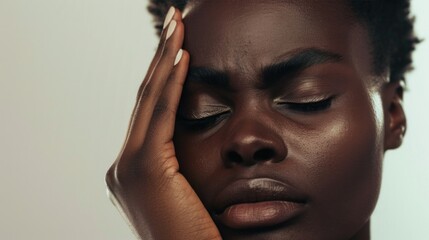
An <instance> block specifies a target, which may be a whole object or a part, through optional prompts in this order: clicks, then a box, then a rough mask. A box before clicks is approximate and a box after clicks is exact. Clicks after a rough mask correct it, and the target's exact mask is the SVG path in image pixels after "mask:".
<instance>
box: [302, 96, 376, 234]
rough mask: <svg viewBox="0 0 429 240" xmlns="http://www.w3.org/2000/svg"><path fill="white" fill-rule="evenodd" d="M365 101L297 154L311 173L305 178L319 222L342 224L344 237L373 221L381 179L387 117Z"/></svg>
mask: <svg viewBox="0 0 429 240" xmlns="http://www.w3.org/2000/svg"><path fill="white" fill-rule="evenodd" d="M360 99H361V101H360V104H359V105H357V104H356V106H359V107H355V108H353V109H346V110H343V111H342V112H338V114H336V116H337V117H335V118H331V119H330V120H329V121H326V122H327V123H326V124H322V126H321V128H318V129H319V130H317V131H314V132H313V134H308V135H307V136H306V137H305V139H303V141H305V142H306V143H304V144H303V145H301V146H304V145H305V146H304V147H303V148H300V147H297V149H299V151H297V152H300V154H297V155H296V159H300V161H303V162H302V163H301V164H302V165H301V168H302V170H303V171H304V172H305V173H306V174H305V176H302V177H303V178H302V179H301V180H302V182H305V183H306V185H305V186H304V187H305V188H306V189H308V191H309V194H310V195H311V196H312V199H311V203H312V204H313V207H314V209H317V210H316V211H315V212H314V214H315V219H319V220H320V221H322V222H323V224H322V226H324V227H329V226H326V225H324V224H327V225H329V224H331V225H330V226H331V227H332V226H337V227H338V226H341V227H342V228H343V229H344V233H347V232H352V231H354V230H353V229H356V228H357V227H359V226H362V224H364V223H365V222H366V221H367V220H368V218H369V217H370V215H371V213H372V211H373V209H374V207H375V204H376V201H377V198H378V194H379V188H380V181H381V168H382V158H383V149H382V147H381V146H382V145H383V144H381V142H382V138H381V136H383V134H382V130H381V129H382V128H381V127H380V122H381V121H382V120H381V118H382V115H381V116H380V114H379V112H378V111H377V109H376V108H375V107H374V106H378V105H379V103H378V102H374V101H362V99H364V98H362V97H360ZM362 102H367V103H368V104H366V105H365V103H362ZM354 103H356V102H355V101H354ZM348 106H350V105H348ZM329 220H330V221H329Z"/></svg>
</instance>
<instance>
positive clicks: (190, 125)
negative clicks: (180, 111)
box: [177, 111, 230, 131]
mask: <svg viewBox="0 0 429 240" xmlns="http://www.w3.org/2000/svg"><path fill="white" fill-rule="evenodd" d="M229 113H230V112H229V111H227V112H221V113H218V114H214V115H211V116H207V117H203V118H187V117H184V116H178V118H177V121H178V123H179V124H181V125H182V126H183V127H185V128H186V129H187V130H191V131H199V130H204V129H208V128H211V127H213V126H215V125H217V124H218V123H220V122H221V121H222V120H224V119H225V118H226V117H228V115H229Z"/></svg>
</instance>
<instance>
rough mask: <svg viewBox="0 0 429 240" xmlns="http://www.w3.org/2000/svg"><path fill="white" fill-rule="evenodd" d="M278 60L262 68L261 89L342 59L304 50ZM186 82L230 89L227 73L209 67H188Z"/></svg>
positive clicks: (319, 50)
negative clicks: (320, 65) (300, 72)
mask: <svg viewBox="0 0 429 240" xmlns="http://www.w3.org/2000/svg"><path fill="white" fill-rule="evenodd" d="M279 59H282V60H280V61H278V62H275V63H272V64H269V65H267V66H265V67H263V68H262V79H261V80H262V85H261V88H266V87H268V86H270V85H272V84H274V83H275V82H278V81H279V80H280V79H281V78H282V77H284V76H285V75H290V74H294V73H297V72H299V71H302V70H304V69H306V68H309V67H311V66H313V65H317V64H323V63H328V62H340V61H341V60H342V59H343V57H342V56H341V55H339V54H337V53H333V52H329V51H326V50H322V49H317V48H306V49H301V50H298V51H294V52H293V53H287V54H285V55H284V56H282V57H280V58H279ZM187 81H191V82H197V83H203V84H207V85H210V86H213V87H219V88H226V89H231V86H230V83H229V78H228V75H227V73H226V72H223V71H220V70H216V69H212V68H209V67H190V68H189V70H188V75H187Z"/></svg>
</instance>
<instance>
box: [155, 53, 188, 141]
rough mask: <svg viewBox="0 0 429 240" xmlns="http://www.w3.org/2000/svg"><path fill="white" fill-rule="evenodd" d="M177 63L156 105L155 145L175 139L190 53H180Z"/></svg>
mask: <svg viewBox="0 0 429 240" xmlns="http://www.w3.org/2000/svg"><path fill="white" fill-rule="evenodd" d="M176 63H177V65H176V66H175V67H174V69H173V72H172V74H171V75H170V78H169V79H168V81H167V83H166V86H165V88H164V91H163V92H162V94H161V96H160V98H159V100H158V102H157V104H156V107H155V111H154V115H153V118H152V122H151V125H150V131H153V132H154V133H156V134H150V136H151V137H152V138H153V141H154V142H155V143H167V142H169V141H171V140H172V139H173V133H174V125H175V121H176V114H177V109H178V107H179V102H180V97H181V95H182V91H183V85H184V83H185V79H186V75H187V72H188V67H189V53H188V52H187V51H186V50H181V51H179V52H178V55H177V56H176Z"/></svg>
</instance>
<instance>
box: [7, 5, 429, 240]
mask: <svg viewBox="0 0 429 240" xmlns="http://www.w3.org/2000/svg"><path fill="white" fill-rule="evenodd" d="M146 4H147V0H127V1H124V0H80V1H79V0H0V157H1V158H0V187H1V188H0V191H1V198H0V239H5V240H21V239H37V240H39V239H41V240H56V239H62V240H68V239H83V240H87V239H88V240H89V239H96V240H98V239H100V240H101V239H103V240H118V239H133V235H132V234H131V233H130V231H129V229H128V227H127V226H126V224H125V223H124V221H123V220H122V219H121V217H120V216H119V214H118V213H117V211H116V210H115V209H114V208H113V206H112V205H111V204H110V202H109V201H108V199H107V198H106V194H105V185H104V174H105V171H106V170H107V168H108V167H109V165H110V164H111V162H112V161H113V160H114V159H115V157H116V155H117V154H118V152H119V150H120V148H121V145H122V142H123V140H124V136H125V132H126V128H127V125H128V119H129V116H130V113H131V110H132V107H133V105H134V99H135V95H136V92H137V88H138V86H139V83H140V81H141V79H142V77H143V76H144V74H145V72H146V70H147V67H148V65H149V61H150V59H151V58H152V55H153V53H154V50H155V46H156V44H157V38H156V36H155V34H154V30H153V28H152V25H151V17H150V16H149V14H148V13H147V11H146ZM412 8H413V11H414V13H415V14H416V16H417V25H416V29H417V32H418V33H419V35H420V37H423V38H427V39H429V27H428V24H429V16H428V14H427V13H425V10H426V11H427V10H428V9H429V1H425V0H413V6H412ZM414 59H415V67H416V70H415V71H414V72H412V73H411V74H409V75H408V82H409V89H410V90H409V92H408V93H407V94H406V96H405V106H406V111H407V115H408V122H409V128H408V132H407V136H406V139H405V142H404V145H403V146H402V147H401V149H399V150H396V151H395V152H390V153H388V154H387V156H386V160H385V166H384V182H383V188H382V193H381V196H380V201H379V204H378V207H377V209H376V211H375V213H374V216H373V220H372V232H373V239H375V240H385V239H389V240H403V239H406V240H420V239H428V237H427V236H426V235H427V234H426V231H427V228H428V226H429V173H428V172H429V158H428V155H429V147H428V146H427V142H426V141H427V137H428V134H429V130H428V126H427V124H428V123H429V113H428V106H429V94H428V92H429V79H428V77H427V76H429V67H428V63H429V43H428V42H424V43H422V44H421V45H420V46H419V47H418V51H417V52H416V54H415V55H414ZM425 109H426V110H425Z"/></svg>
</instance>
